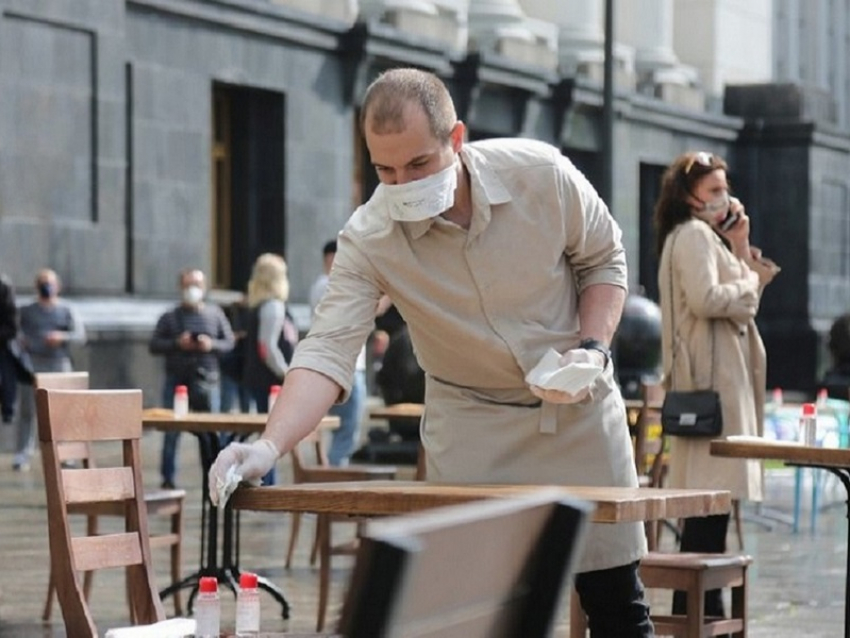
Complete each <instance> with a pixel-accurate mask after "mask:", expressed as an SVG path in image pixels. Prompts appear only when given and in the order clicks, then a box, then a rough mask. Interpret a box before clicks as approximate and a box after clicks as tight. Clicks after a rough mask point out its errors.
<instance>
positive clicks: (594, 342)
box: [578, 339, 611, 370]
mask: <svg viewBox="0 0 850 638" xmlns="http://www.w3.org/2000/svg"><path fill="white" fill-rule="evenodd" d="M578 347H579V348H583V349H584V350H596V351H597V352H601V353H602V356H603V357H605V363H604V364H603V365H602V369H603V370H604V369H605V368H607V367H608V362H609V361H611V350H610V348H608V346H606V345H605V344H604V343H602V342H601V341H599V340H598V339H582V340H581V342H580V343H579V344H578Z"/></svg>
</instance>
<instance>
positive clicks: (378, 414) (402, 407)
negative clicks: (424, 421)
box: [369, 403, 425, 421]
mask: <svg viewBox="0 0 850 638" xmlns="http://www.w3.org/2000/svg"><path fill="white" fill-rule="evenodd" d="M424 412H425V405H424V404H422V403H394V404H393V405H384V406H380V407H377V408H372V409H371V410H369V416H370V417H372V418H373V419H416V420H417V421H418V420H419V419H421V418H422V414H423V413H424Z"/></svg>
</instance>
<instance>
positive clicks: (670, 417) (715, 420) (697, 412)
mask: <svg viewBox="0 0 850 638" xmlns="http://www.w3.org/2000/svg"><path fill="white" fill-rule="evenodd" d="M677 236H678V232H677V233H676V235H674V236H673V239H672V241H673V242H674V244H675V241H676V237H677ZM674 244H671V246H670V303H671V304H672V303H673V261H672V260H673V255H672V253H673V245H674ZM673 315H674V312H673V309H672V308H671V312H670V318H671V320H670V323H671V328H672V331H673V339H674V345H673V348H674V350H673V364H672V367H671V370H670V375H671V378H670V381H671V385H674V384H673V383H672V381H673V378H672V374H673V370H674V369H675V367H676V361H675V359H676V352H678V350H679V344H678V333H677V332H676V327H675V324H673ZM713 385H714V322H713V320H712V323H711V381H710V382H709V387H712V386H713ZM661 430H662V432H664V434H665V435H667V436H689V437H716V436H719V435H720V433H721V432H723V409H722V407H721V405H720V395H719V394H718V393H717V392H716V391H715V390H668V391H667V393H666V394H665V395H664V401H663V403H662V404H661Z"/></svg>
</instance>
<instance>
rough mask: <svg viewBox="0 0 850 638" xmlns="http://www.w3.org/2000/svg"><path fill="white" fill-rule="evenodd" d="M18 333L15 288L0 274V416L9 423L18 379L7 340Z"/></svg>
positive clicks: (15, 398) (16, 393)
mask: <svg viewBox="0 0 850 638" xmlns="http://www.w3.org/2000/svg"><path fill="white" fill-rule="evenodd" d="M17 334H18V306H17V304H16V303H15V288H14V286H12V282H11V281H10V280H9V278H8V277H7V276H6V275H5V274H0V417H2V421H3V423H11V422H12V418H13V417H14V414H15V401H16V400H17V398H18V379H17V375H16V373H15V362H14V360H13V359H12V355H11V353H10V352H9V342H10V341H12V340H14V339H15V337H16V336H17Z"/></svg>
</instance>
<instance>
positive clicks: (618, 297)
mask: <svg viewBox="0 0 850 638" xmlns="http://www.w3.org/2000/svg"><path fill="white" fill-rule="evenodd" d="M625 302H626V291H625V290H623V289H622V288H620V287H619V286H614V285H611V284H594V285H592V286H588V287H587V288H585V289H584V290H583V291H582V293H581V296H580V297H579V301H578V314H579V321H580V322H581V338H582V339H597V340H599V341H602V342H603V343H606V344H610V343H611V340H612V339H613V338H614V333H615V332H616V330H617V326H618V325H619V324H620V317H621V316H622V314H623V305H624V304H625Z"/></svg>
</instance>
